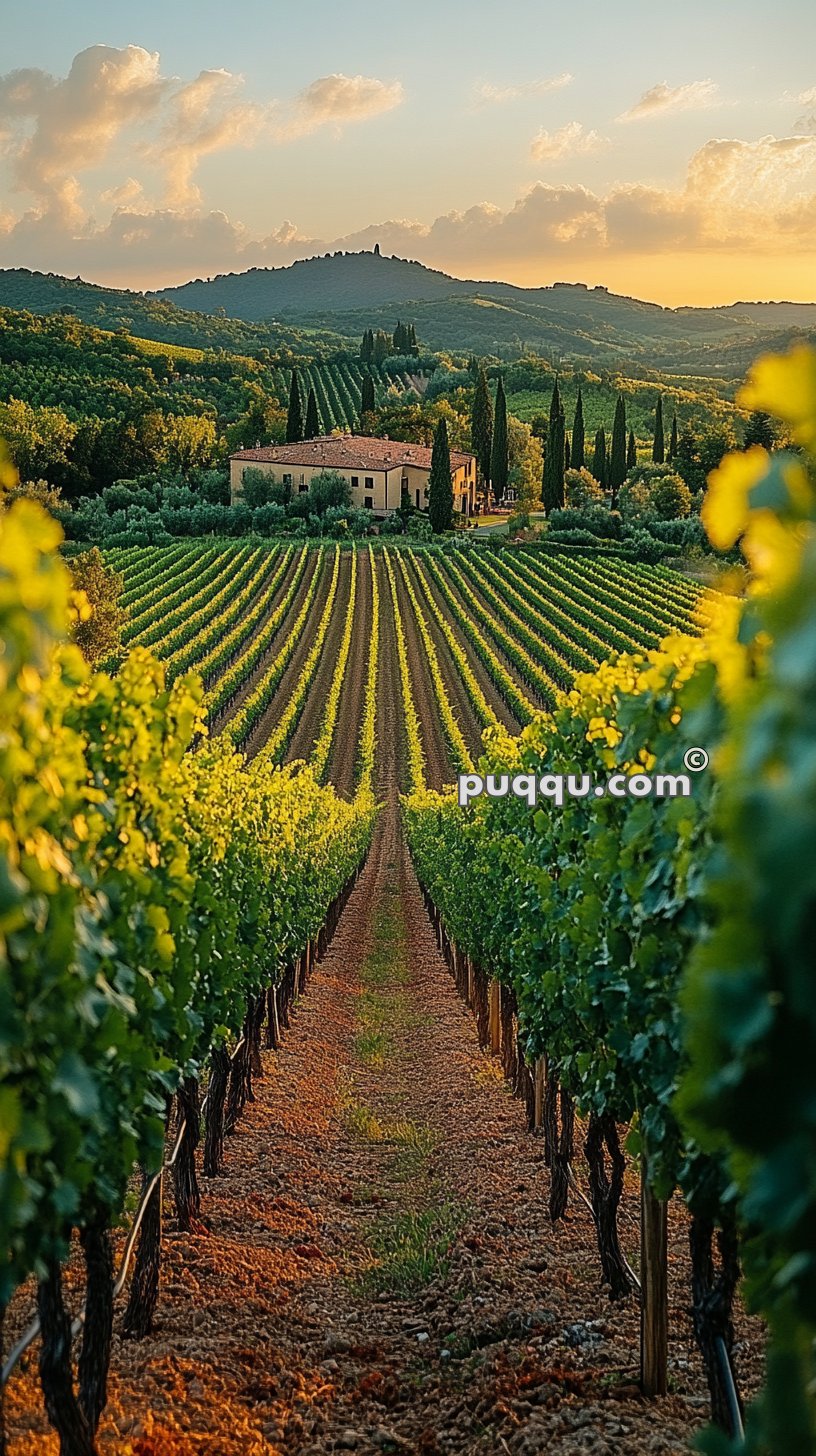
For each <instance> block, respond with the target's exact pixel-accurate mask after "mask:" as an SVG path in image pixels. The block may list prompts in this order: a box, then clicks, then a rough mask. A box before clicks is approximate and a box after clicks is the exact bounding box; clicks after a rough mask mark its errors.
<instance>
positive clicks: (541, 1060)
mask: <svg viewBox="0 0 816 1456" xmlns="http://www.w3.org/2000/svg"><path fill="white" fill-rule="evenodd" d="M546 1085H547V1059H546V1057H536V1059H535V1066H534V1070H533V1087H534V1093H535V1101H534V1104H533V1127H541V1126H542V1125H543V1123H544V1089H545V1087H546Z"/></svg>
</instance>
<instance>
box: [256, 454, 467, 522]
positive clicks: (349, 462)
mask: <svg viewBox="0 0 816 1456" xmlns="http://www.w3.org/2000/svg"><path fill="white" fill-rule="evenodd" d="M450 461H451V480H452V483H453V509H454V510H455V511H461V513H462V515H464V516H470V515H472V513H473V507H474V500H475V492H476V457H475V455H470V454H466V453H464V452H463V451H461V450H451V452H450ZM250 468H251V469H253V470H263V471H264V472H266V473H268V474H269V475H270V476H271V477H272V478H273V479H274V480H276V481H280V483H281V484H282V485H291V487H292V491H293V493H295V494H296V493H297V492H298V491H306V490H308V489H309V485H310V482H311V481H312V479H313V477H314V476H315V475H319V474H320V473H321V472H322V471H324V470H332V471H337V472H339V474H340V475H344V476H345V477H346V479H347V480H348V482H349V485H350V487H351V503H352V505H353V506H360V507H367V508H368V510H371V511H374V513H375V515H378V516H387V515H389V514H390V513H391V512H392V511H395V510H396V509H397V507H398V506H399V504H400V501H401V500H402V494H403V491H404V490H407V492H408V497H409V500H410V502H411V504H412V505H413V506H415V507H416V508H417V510H427V508H428V477H429V475H430V471H431V449H430V446H428V445H411V444H406V443H403V442H402V441H400V440H389V439H387V438H386V439H379V438H377V437H374V436H369V435H320V436H318V437H317V439H314V440H302V441H300V442H299V443H297V444H291V445H259V446H258V447H257V448H256V449H254V450H238V451H236V453H235V454H234V455H231V456H230V501H231V504H232V505H235V503H236V502H237V501H239V500H240V499H241V493H242V490H243V481H244V471H245V470H247V469H250Z"/></svg>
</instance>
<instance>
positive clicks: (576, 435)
mask: <svg viewBox="0 0 816 1456" xmlns="http://www.w3.org/2000/svg"><path fill="white" fill-rule="evenodd" d="M584 448H585V443H584V401H583V397H582V395H581V386H580V385H579V386H578V398H577V400H576V401H575V416H574V418H573V421H572V448H571V450H570V462H569V463H570V465H571V467H572V469H573V470H583V468H584V465H585V463H586V462H585V460H584Z"/></svg>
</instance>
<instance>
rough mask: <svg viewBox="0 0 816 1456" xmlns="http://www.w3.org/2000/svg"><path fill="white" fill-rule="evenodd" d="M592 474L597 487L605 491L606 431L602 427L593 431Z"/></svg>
mask: <svg viewBox="0 0 816 1456" xmlns="http://www.w3.org/2000/svg"><path fill="white" fill-rule="evenodd" d="M592 474H593V475H594V476H595V479H596V480H597V482H598V484H599V485H602V486H603V488H604V490H605V489H606V431H605V430H604V427H603V425H601V427H600V429H598V430H596V431H595V449H594V451H593V455H592Z"/></svg>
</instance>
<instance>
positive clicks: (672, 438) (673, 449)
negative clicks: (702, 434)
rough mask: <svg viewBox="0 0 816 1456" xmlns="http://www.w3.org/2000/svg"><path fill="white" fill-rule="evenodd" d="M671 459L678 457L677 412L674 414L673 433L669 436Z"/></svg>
mask: <svg viewBox="0 0 816 1456" xmlns="http://www.w3.org/2000/svg"><path fill="white" fill-rule="evenodd" d="M669 459H670V460H676V459H677V412H676V411H675V413H674V414H673V415H672V427H671V435H670V436H669Z"/></svg>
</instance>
